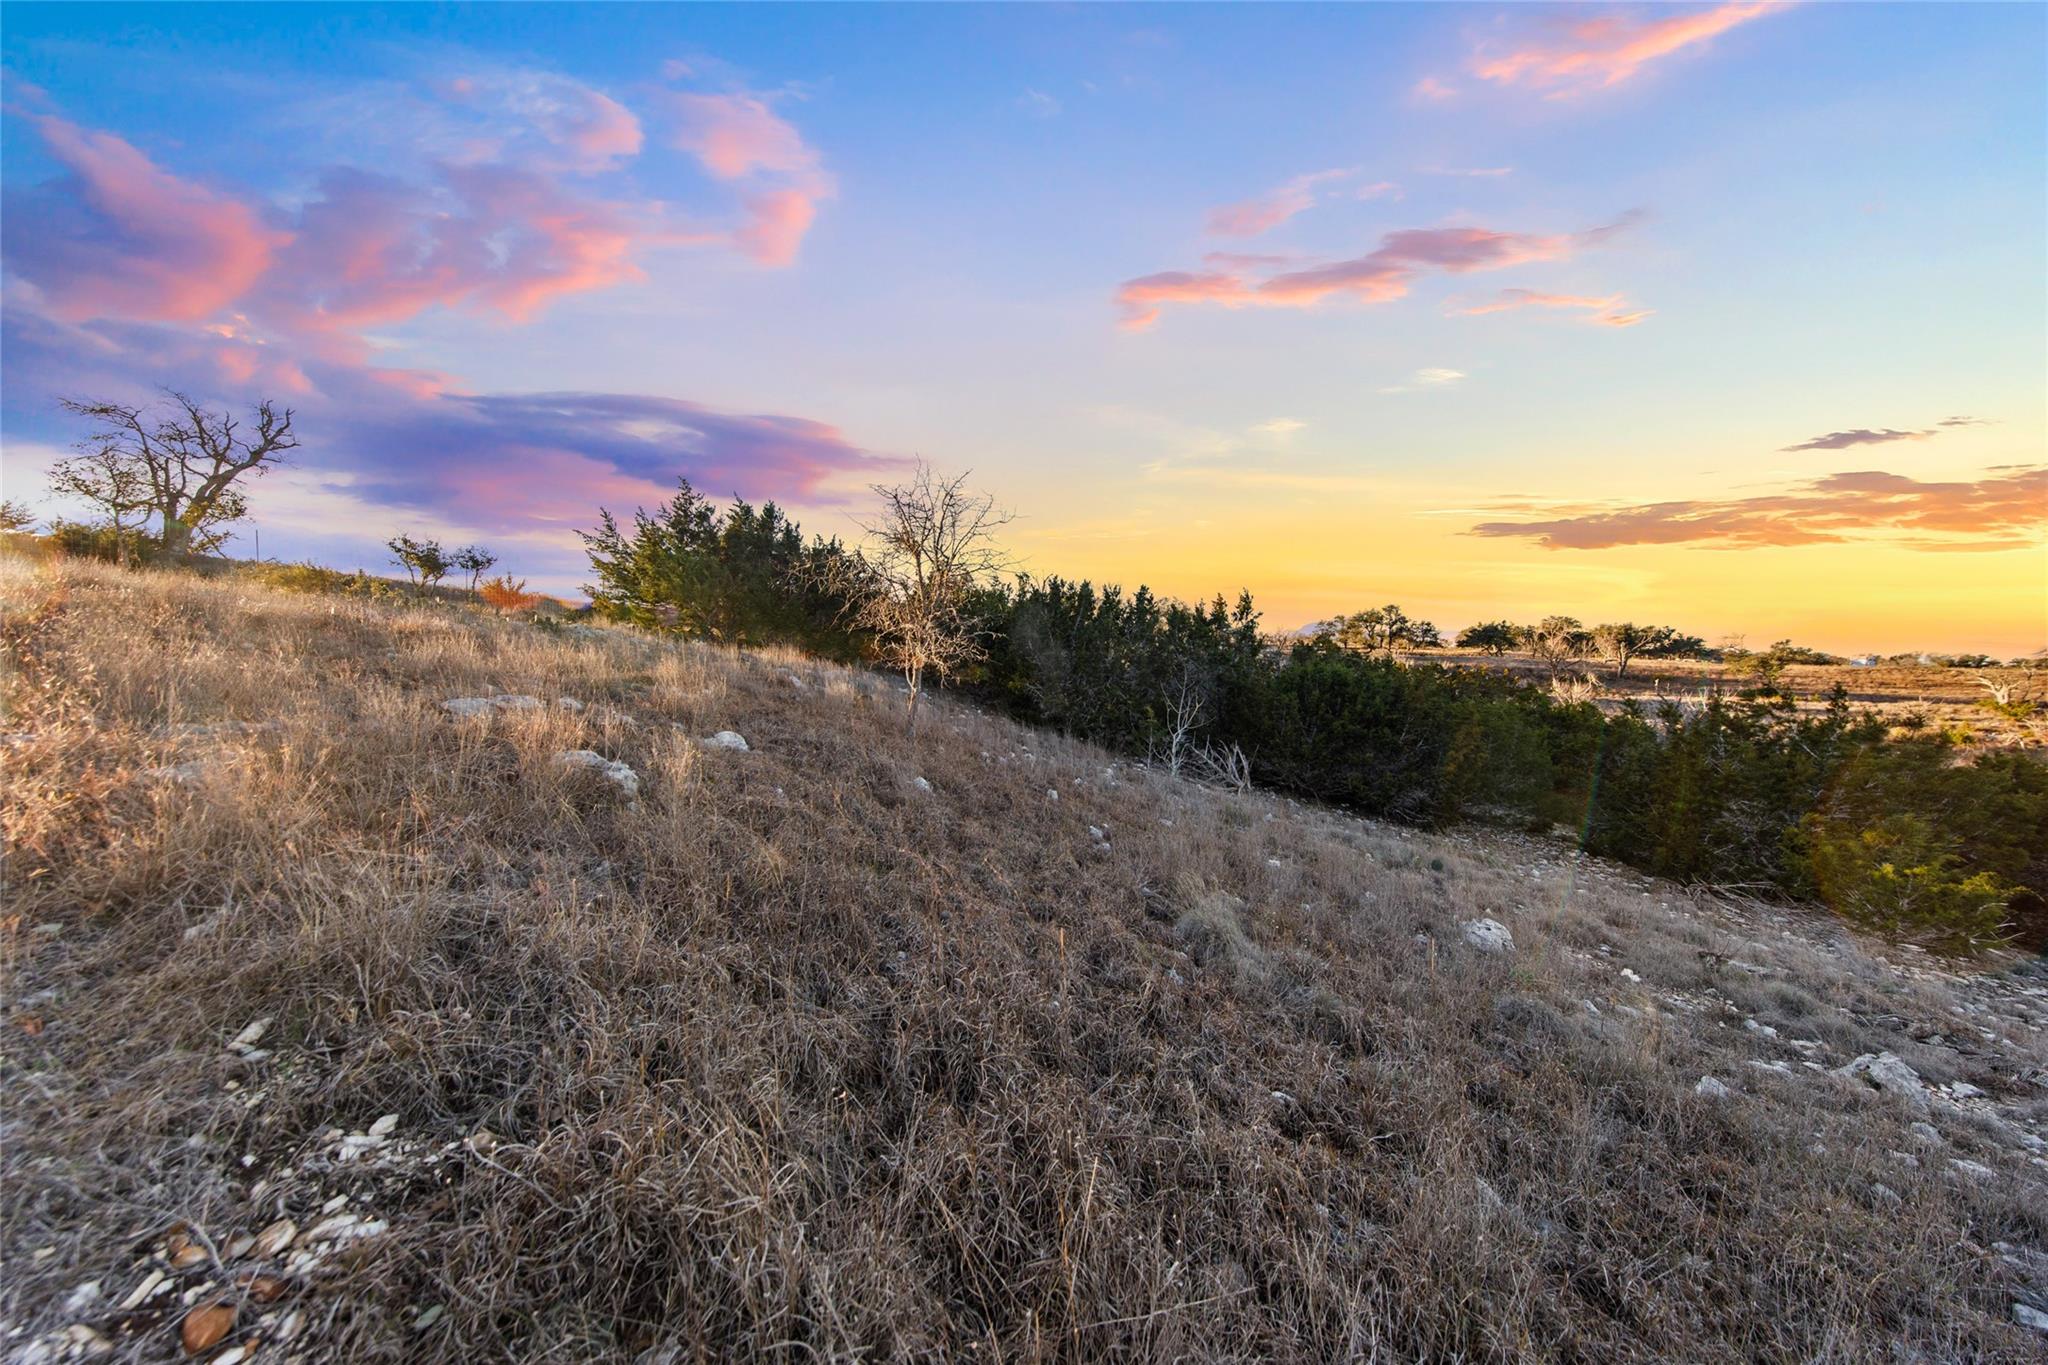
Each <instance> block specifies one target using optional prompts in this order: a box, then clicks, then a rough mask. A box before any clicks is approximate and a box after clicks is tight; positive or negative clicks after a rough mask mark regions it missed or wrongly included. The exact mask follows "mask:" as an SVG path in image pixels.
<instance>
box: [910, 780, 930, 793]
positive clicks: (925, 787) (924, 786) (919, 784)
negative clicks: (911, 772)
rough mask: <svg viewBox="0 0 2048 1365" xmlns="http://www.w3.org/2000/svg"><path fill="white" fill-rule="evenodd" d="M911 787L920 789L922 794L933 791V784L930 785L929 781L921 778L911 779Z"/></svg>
mask: <svg viewBox="0 0 2048 1365" xmlns="http://www.w3.org/2000/svg"><path fill="white" fill-rule="evenodd" d="M910 785H911V786H913V787H915V788H917V789H918V790H919V791H921V792H929V791H930V790H931V789H932V784H931V783H929V782H927V781H925V780H924V779H923V778H921V777H913V778H911V779H910Z"/></svg>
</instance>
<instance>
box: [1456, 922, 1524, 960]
mask: <svg viewBox="0 0 2048 1365" xmlns="http://www.w3.org/2000/svg"><path fill="white" fill-rule="evenodd" d="M1458 927H1459V928H1460V929H1461V930H1462V931H1463V932H1464V935H1465V942H1467V943H1469V944H1471V945H1472V946H1473V947H1474V948H1477V949H1478V950H1479V951H1480V952H1482V953H1511V952H1513V951H1514V950H1515V936H1514V935H1513V934H1511V933H1509V932H1508V927H1507V926H1506V925H1505V924H1502V923H1501V922H1500V921H1499V920H1497V919H1468V920H1466V921H1464V922H1463V923H1462V924H1460V925H1459V926H1458Z"/></svg>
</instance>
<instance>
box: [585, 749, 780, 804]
mask: <svg viewBox="0 0 2048 1365" xmlns="http://www.w3.org/2000/svg"><path fill="white" fill-rule="evenodd" d="M740 747H741V748H745V747H746V745H745V743H744V741H743V742H742V743H741V745H740ZM555 762H557V763H559V764H561V765H562V766H564V767H568V768H589V769H591V770H593V771H595V772H597V773H599V774H600V775H602V776H603V777H604V778H605V779H606V780H607V781H609V782H610V783H611V784H612V785H613V786H615V787H617V788H618V789H619V790H620V791H622V792H624V793H625V794H626V795H627V796H638V795H639V794H640V774H638V773H636V772H634V771H633V770H632V769H631V768H629V767H627V766H626V765H625V764H623V763H614V762H613V761H612V760H611V759H608V758H606V757H605V756H604V755H603V754H600V753H597V752H595V751H594V750H590V749H564V750H563V751H562V752H561V753H559V754H556V755H555Z"/></svg>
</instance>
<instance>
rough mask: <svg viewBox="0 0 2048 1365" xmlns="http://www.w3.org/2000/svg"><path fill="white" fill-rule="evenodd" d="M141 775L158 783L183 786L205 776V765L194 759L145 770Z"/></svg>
mask: <svg viewBox="0 0 2048 1365" xmlns="http://www.w3.org/2000/svg"><path fill="white" fill-rule="evenodd" d="M142 775H143V776H144V777H149V778H154V779H155V780H156V781H159V782H176V783H178V784H179V785H180V786H184V785H187V784H189V783H193V782H197V781H199V780H201V779H202V778H204V777H205V776H206V764H205V763H203V762H201V761H200V760H199V759H196V758H194V759H189V760H187V761H186V762H184V763H173V764H171V765H170V766H168V767H163V768H145V769H144V770H143V773H142Z"/></svg>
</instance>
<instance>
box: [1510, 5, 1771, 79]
mask: <svg viewBox="0 0 2048 1365" xmlns="http://www.w3.org/2000/svg"><path fill="white" fill-rule="evenodd" d="M1781 8H1783V6H1782V5H1778V4H1768V3H1754V2H1752V0H1734V2H1731V3H1726V4H1720V5H1715V6H1714V7H1712V8H1711V9H1704V10H1693V11H1689V12H1687V13H1683V14H1673V15H1670V16H1669V17H1667V18H1659V19H1643V18H1638V17H1635V16H1632V15H1626V14H1616V13H1611V12H1601V13H1599V14H1598V15H1597V16H1596V17H1594V18H1591V19H1584V20H1581V21H1579V22H1578V23H1575V24H1572V25H1570V26H1569V27H1567V28H1566V29H1565V31H1564V35H1563V38H1562V41H1559V42H1554V43H1535V44H1531V45H1529V46H1527V47H1523V48H1519V49H1517V50H1515V51H1513V52H1508V53H1504V54H1501V55H1498V56H1482V57H1477V58H1475V59H1474V61H1473V63H1472V72H1473V74H1474V75H1476V76H1478V77H1480V78H1481V79H1482V80H1489V81H1495V82H1498V83H1499V84H1502V85H1519V86H1527V87H1530V88H1533V89H1538V90H1543V91H1546V92H1547V93H1548V95H1549V97H1550V98H1552V99H1557V98H1562V97H1566V96H1571V95H1577V94H1583V93H1585V92H1587V91H1589V90H1600V89H1605V88H1607V87H1609V86H1615V85H1619V84H1621V83H1622V82H1623V81H1626V80H1628V79H1629V78H1630V77H1632V76H1634V75H1635V74H1636V73H1637V72H1639V71H1641V70H1642V69H1643V68H1644V67H1645V66H1647V65H1649V64H1650V63H1651V62H1654V61H1657V60H1658V59H1660V58H1663V57H1668V56H1670V55H1671V54H1673V53H1675V52H1679V51H1682V50H1683V49H1685V48H1688V47H1691V46H1693V45H1694V44H1696V43H1703V42H1706V41H1708V40H1709V39H1711V38H1715V37H1718V36H1719V35H1721V34H1723V33H1726V32H1727V31H1728V30H1729V29H1732V28H1734V27H1736V26H1737V25H1739V24H1746V23H1748V22H1749V21H1750V20H1752V19H1759V18H1762V17H1763V16H1764V15H1766V14H1769V13H1771V12H1773V11H1774V10H1778V9H1781Z"/></svg>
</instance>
